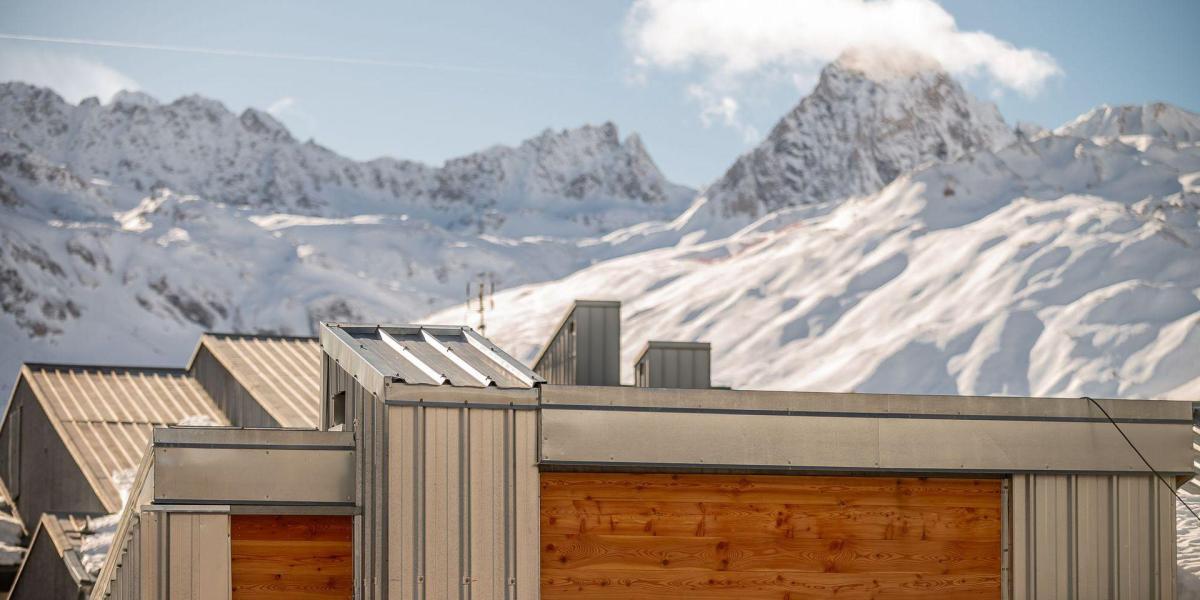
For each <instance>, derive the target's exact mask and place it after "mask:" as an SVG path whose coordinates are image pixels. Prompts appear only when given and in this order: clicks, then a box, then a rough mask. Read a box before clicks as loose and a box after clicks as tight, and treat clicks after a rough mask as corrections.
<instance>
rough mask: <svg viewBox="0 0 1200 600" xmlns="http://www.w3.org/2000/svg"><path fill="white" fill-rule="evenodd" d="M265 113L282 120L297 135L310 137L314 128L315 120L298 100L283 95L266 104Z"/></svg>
mask: <svg viewBox="0 0 1200 600" xmlns="http://www.w3.org/2000/svg"><path fill="white" fill-rule="evenodd" d="M267 114H269V115H271V116H272V117H275V118H276V119H279V120H280V121H282V122H283V123H284V124H285V125H287V126H288V128H289V129H291V130H292V133H293V134H295V135H297V136H298V137H301V138H304V137H310V136H312V134H313V131H314V130H315V129H316V126H317V120H316V119H315V118H313V116H312V115H311V114H309V113H308V111H306V110H304V109H303V108H301V107H300V101H299V100H297V99H296V98H294V97H292V96H284V97H282V98H280V99H278V100H276V101H274V102H272V103H271V104H270V105H269V106H267Z"/></svg>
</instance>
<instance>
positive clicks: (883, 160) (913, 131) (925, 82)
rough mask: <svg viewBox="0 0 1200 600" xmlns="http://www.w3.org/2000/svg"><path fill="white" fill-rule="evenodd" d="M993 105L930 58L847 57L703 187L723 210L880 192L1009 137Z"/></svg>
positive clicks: (749, 212) (735, 212)
mask: <svg viewBox="0 0 1200 600" xmlns="http://www.w3.org/2000/svg"><path fill="white" fill-rule="evenodd" d="M1014 139H1015V138H1014V135H1013V132H1012V131H1011V130H1010V129H1009V128H1008V126H1006V125H1005V123H1004V119H1003V118H1001V116H1000V113H999V111H997V110H996V107H995V106H994V105H992V104H990V103H984V102H980V101H979V100H976V99H975V98H973V97H972V96H970V95H968V94H967V93H966V92H965V91H963V89H962V86H960V85H959V84H958V83H957V82H956V81H954V79H952V78H951V77H950V76H949V75H948V74H946V73H945V72H944V71H942V70H941V69H940V68H938V67H937V66H936V65H929V64H918V65H917V66H916V68H899V67H897V66H895V65H886V64H885V65H879V64H869V63H867V62H866V61H864V60H861V57H856V56H844V57H842V59H840V60H839V61H838V62H835V63H833V64H831V65H829V66H828V67H826V68H825V69H824V71H822V72H821V77H820V80H819V82H818V83H817V86H816V89H814V90H813V92H812V94H810V95H809V96H807V97H806V98H804V99H803V100H802V101H801V102H800V104H799V105H797V106H796V108H794V109H792V111H791V112H790V113H788V114H787V115H785V116H784V117H783V119H781V120H780V121H779V123H778V124H776V125H775V127H774V128H773V129H772V130H771V133H770V134H769V135H768V136H767V139H766V140H764V141H763V142H762V143H761V144H760V145H759V146H758V147H757V148H755V149H754V150H752V151H751V152H749V153H748V154H745V155H743V156H742V157H741V158H739V159H738V160H737V162H735V163H734V164H733V166H732V167H730V168H729V170H728V171H727V172H726V173H725V175H724V176H723V177H722V178H721V179H719V180H717V182H716V183H714V184H712V186H711V187H709V188H708V190H707V194H706V195H707V196H708V199H709V204H710V205H711V207H712V210H716V211H719V213H720V215H721V216H723V217H736V216H745V217H749V218H754V217H759V216H762V215H764V214H766V213H769V212H771V211H774V210H778V209H780V208H785V207H789V206H796V205H801V204H815V203H821V202H826V201H830V200H841V199H844V198H848V197H852V196H861V195H864V194H870V193H872V192H875V191H878V190H879V189H880V188H882V187H883V186H884V185H887V184H888V183H890V182H891V181H892V180H894V179H895V178H896V177H897V176H898V175H900V174H901V173H905V172H907V171H910V170H912V169H914V168H916V167H917V166H919V165H921V164H923V163H926V162H929V161H939V162H945V161H952V160H955V159H957V158H959V157H961V156H963V155H965V154H967V153H969V152H972V151H975V150H993V149H998V148H1000V147H1003V146H1006V145H1008V144H1010V143H1012V142H1013V141H1014Z"/></svg>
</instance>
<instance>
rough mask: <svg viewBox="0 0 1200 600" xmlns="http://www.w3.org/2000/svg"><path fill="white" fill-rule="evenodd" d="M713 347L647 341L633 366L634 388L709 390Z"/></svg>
mask: <svg viewBox="0 0 1200 600" xmlns="http://www.w3.org/2000/svg"><path fill="white" fill-rule="evenodd" d="M711 366H712V345H711V344H709V343H708V342H648V343H647V344H646V349H645V350H642V353H641V354H640V355H639V356H638V358H637V362H635V363H634V368H633V372H634V385H636V386H637V387H653V388H679V389H706V388H709V387H712V379H711Z"/></svg>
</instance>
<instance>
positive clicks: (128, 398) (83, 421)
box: [23, 365, 229, 512]
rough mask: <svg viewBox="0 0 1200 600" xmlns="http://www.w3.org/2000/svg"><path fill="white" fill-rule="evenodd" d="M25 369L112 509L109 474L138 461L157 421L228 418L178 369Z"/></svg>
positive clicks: (115, 504) (116, 497)
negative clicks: (189, 418) (197, 417)
mask: <svg viewBox="0 0 1200 600" xmlns="http://www.w3.org/2000/svg"><path fill="white" fill-rule="evenodd" d="M23 375H24V376H25V377H26V378H27V380H28V381H29V384H30V387H31V389H32V390H33V391H34V393H35V394H36V396H37V398H38V399H39V401H40V403H41V405H42V406H43V407H45V411H46V416H47V418H48V419H49V420H50V421H51V423H53V425H54V427H55V429H56V430H57V431H58V433H59V435H60V436H61V437H62V441H63V443H64V444H65V445H66V447H67V448H68V449H69V450H70V452H71V454H72V456H74V458H75V460H76V462H77V463H78V464H79V467H80V469H82V471H83V473H84V475H85V477H86V478H87V481H88V482H89V483H90V484H91V486H92V487H93V489H94V490H95V493H96V495H97V496H98V497H99V499H100V500H101V501H102V502H103V504H104V506H105V507H106V508H107V509H108V511H109V512H115V511H117V510H119V508H120V506H121V498H120V494H119V492H118V490H117V487H116V484H115V483H114V482H113V474H114V473H119V472H122V471H127V470H131V469H134V468H136V467H137V466H138V463H139V462H140V460H141V457H142V454H143V453H144V452H145V450H146V446H147V444H148V442H149V439H150V432H151V431H152V429H153V428H154V427H162V426H165V425H170V424H175V423H178V422H180V421H182V420H184V419H186V418H188V417H196V416H201V417H206V418H208V419H211V420H212V421H213V422H215V423H217V424H220V425H228V424H229V421H228V420H227V419H226V418H225V415H224V414H222V413H221V411H220V409H218V408H217V406H216V405H215V404H214V403H213V401H212V399H211V398H209V396H208V394H207V393H206V392H205V391H204V389H203V388H202V387H200V384H199V383H197V382H196V381H195V380H193V379H192V378H190V377H188V376H187V374H186V373H185V372H183V371H178V370H173V369H140V368H118V367H73V366H47V365H27V366H26V367H24V369H23ZM54 508H56V507H50V509H54ZM57 508H59V509H64V508H69V507H57ZM72 510H75V509H72Z"/></svg>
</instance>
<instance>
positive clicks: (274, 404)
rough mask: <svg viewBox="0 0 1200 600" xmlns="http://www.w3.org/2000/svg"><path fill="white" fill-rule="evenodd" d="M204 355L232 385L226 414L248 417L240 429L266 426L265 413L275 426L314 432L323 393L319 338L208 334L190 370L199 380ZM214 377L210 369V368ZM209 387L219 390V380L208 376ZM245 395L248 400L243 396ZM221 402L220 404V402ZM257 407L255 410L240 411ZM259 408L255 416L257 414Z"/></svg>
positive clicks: (214, 375) (229, 386)
mask: <svg viewBox="0 0 1200 600" xmlns="http://www.w3.org/2000/svg"><path fill="white" fill-rule="evenodd" d="M203 350H208V353H210V354H211V355H212V356H214V358H215V359H216V362H217V364H218V366H220V367H221V368H222V370H224V371H226V373H228V377H229V378H232V379H233V382H232V383H233V384H235V385H229V384H224V386H222V388H209V386H206V389H210V391H212V390H216V389H228V392H229V394H230V397H229V398H228V400H226V401H223V402H224V403H230V404H233V406H232V408H234V409H236V410H230V412H229V413H228V414H230V415H233V414H235V413H236V414H244V416H246V418H247V419H248V421H247V422H238V424H236V425H239V426H242V427H252V426H263V425H264V424H262V422H258V421H260V420H262V418H263V416H264V415H262V414H259V412H265V413H266V415H268V416H269V418H270V419H271V420H274V421H276V424H277V425H276V426H282V427H316V426H317V416H318V409H319V404H318V403H317V398H318V392H319V390H320V347H319V346H318V343H317V338H316V337H286V336H262V335H241V334H205V335H204V336H203V337H200V346H199V348H198V349H197V354H196V356H194V358H193V360H192V366H191V367H190V370H191V371H192V372H194V373H197V376H199V373H200V368H197V367H202V366H203V365H200V364H199V362H200V359H202V353H203ZM208 371H211V368H208ZM205 374H206V376H208V377H209V379H206V383H209V384H217V382H216V380H215V379H212V378H214V377H218V376H216V374H212V373H205ZM239 388H240V390H244V391H245V392H246V394H247V395H248V397H247V396H245V395H241V394H239ZM218 402H222V401H218ZM242 404H253V407H251V406H246V407H242ZM256 408H257V410H256Z"/></svg>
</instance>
